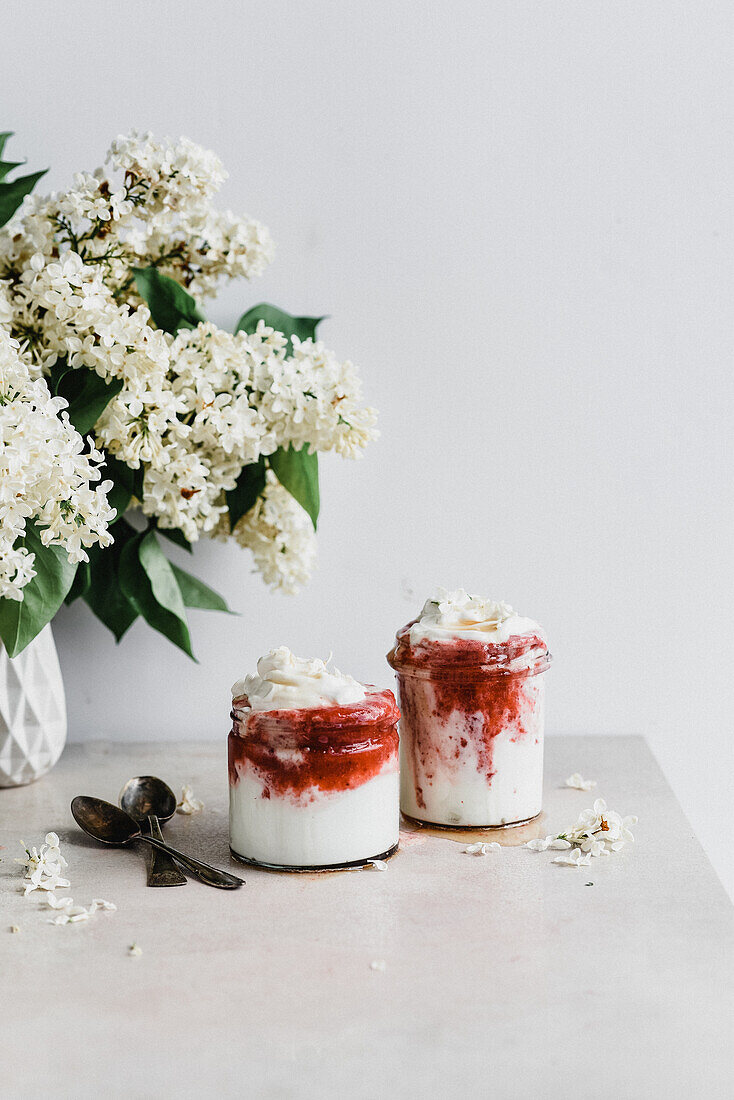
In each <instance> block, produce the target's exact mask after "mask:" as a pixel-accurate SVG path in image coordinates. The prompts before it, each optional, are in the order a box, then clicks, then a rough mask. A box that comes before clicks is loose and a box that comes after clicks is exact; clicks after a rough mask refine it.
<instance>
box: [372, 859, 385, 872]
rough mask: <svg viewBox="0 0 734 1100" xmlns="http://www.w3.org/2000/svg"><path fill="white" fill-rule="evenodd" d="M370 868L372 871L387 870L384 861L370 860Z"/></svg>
mask: <svg viewBox="0 0 734 1100" xmlns="http://www.w3.org/2000/svg"><path fill="white" fill-rule="evenodd" d="M370 867H374V869H375V870H376V871H386V870H387V863H386V862H385V860H384V859H371V860H370Z"/></svg>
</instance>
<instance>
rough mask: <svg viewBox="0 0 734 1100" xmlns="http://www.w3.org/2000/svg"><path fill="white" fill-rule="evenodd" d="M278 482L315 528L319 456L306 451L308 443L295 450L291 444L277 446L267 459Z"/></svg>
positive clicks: (317, 510) (317, 512) (317, 514)
mask: <svg viewBox="0 0 734 1100" xmlns="http://www.w3.org/2000/svg"><path fill="white" fill-rule="evenodd" d="M268 461H269V462H270V466H271V469H272V470H273V472H274V473H275V476H276V477H277V479H278V481H279V482H280V484H281V485H282V486H283V487H284V488H285V489H287V490H288V492H289V493H290V494H291V496H292V497H295V499H296V500H297V501H298V503H299V504H300V505H301V507H302V508H305V510H306V511H307V512H308V514H309V516H310V517H311V522H312V523H313V528H314V531H315V530H316V520H317V519H318V517H319V508H320V497H319V456H318V454H316V452H314V453H313V454H309V453H308V444H305V445H304V446H303V447H301V449H300V450H296V449H295V448H294V447H293V446H292V445H291V446H290V447H287V448H284V447H279V448H278V450H277V451H276V452H275V454H272V455H270V458H269V460H268Z"/></svg>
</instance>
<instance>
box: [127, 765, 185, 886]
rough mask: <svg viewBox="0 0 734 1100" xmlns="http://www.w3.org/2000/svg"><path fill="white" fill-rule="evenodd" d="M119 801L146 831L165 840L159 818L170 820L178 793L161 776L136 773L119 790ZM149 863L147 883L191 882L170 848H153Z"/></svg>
mask: <svg viewBox="0 0 734 1100" xmlns="http://www.w3.org/2000/svg"><path fill="white" fill-rule="evenodd" d="M119 802H120V805H121V806H122V808H123V810H124V811H125V813H128V814H130V817H132V818H133V819H134V820H135V821H137V822H138V824H139V825H140V828H141V830H142V831H143V832H144V833H150V835H151V836H154V837H155V838H156V839H157V840H163V834H162V832H161V827H160V822H161V821H169V820H170V819H171V818H172V817H173V815H174V814H175V812H176V796H175V794H174V793H173V791H172V790H171V788H170V787H169V786H168V784H167V783H164V782H163V780H162V779H157V778H156V776H154V775H137V776H136V777H135V778H134V779H130V780H128V782H127V783H126V784H125V786H124V787H123V788H122V790H121V791H120V799H119ZM150 856H151V858H150V865H149V867H148V886H185V885H186V883H187V882H188V879H187V878H186V875H182V874H181V872H180V871H179V869H178V867H177V866H176V864H175V863H174V862H173V860H172V859H171V857H170V856H169V854H168V852H161V851H160V849H158V848H153V850H152V852H151V853H150Z"/></svg>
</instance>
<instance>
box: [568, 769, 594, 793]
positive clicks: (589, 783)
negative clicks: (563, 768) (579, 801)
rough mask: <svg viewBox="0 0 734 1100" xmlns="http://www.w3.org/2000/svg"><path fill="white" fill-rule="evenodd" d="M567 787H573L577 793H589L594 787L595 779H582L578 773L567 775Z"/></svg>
mask: <svg viewBox="0 0 734 1100" xmlns="http://www.w3.org/2000/svg"><path fill="white" fill-rule="evenodd" d="M566 786H567V787H573V789H574V790H577V791H590V790H591V789H592V788H593V787H595V786H596V780H595V779H584V778H583V777H582V776H581V775H580V774H579V773H578V772H574V773H573V775H569V777H568V779H567V780H566Z"/></svg>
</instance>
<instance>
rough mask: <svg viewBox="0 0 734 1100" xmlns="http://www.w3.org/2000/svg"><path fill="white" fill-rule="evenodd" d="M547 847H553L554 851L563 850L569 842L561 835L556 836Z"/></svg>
mask: <svg viewBox="0 0 734 1100" xmlns="http://www.w3.org/2000/svg"><path fill="white" fill-rule="evenodd" d="M548 847H549V848H554V849H555V850H556V851H563V850H564V849H565V848H570V847H571V843H570V841H568V840H563V839H562V837H559V836H557V837H556V838H555V839H554V840H552V841H551V842H550V844H549V845H548Z"/></svg>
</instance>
